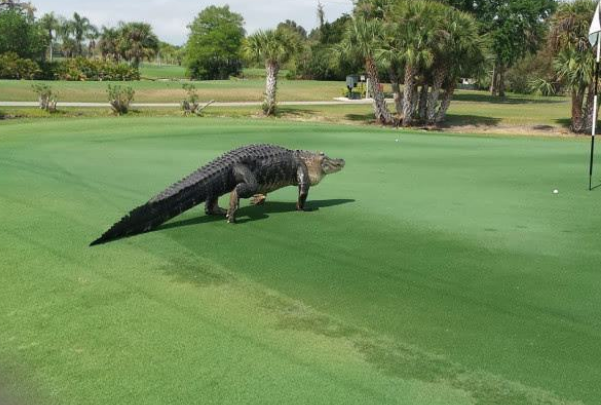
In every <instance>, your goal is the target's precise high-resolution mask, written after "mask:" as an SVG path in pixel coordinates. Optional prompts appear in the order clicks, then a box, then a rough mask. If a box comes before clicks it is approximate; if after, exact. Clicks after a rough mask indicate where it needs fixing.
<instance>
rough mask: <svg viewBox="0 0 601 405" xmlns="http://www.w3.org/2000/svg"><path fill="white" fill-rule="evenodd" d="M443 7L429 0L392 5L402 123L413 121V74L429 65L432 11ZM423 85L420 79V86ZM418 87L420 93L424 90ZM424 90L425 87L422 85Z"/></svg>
mask: <svg viewBox="0 0 601 405" xmlns="http://www.w3.org/2000/svg"><path fill="white" fill-rule="evenodd" d="M442 7H444V6H443V5H441V4H439V3H433V2H429V1H404V2H398V3H397V4H395V6H394V7H393V9H392V12H393V15H394V16H395V17H394V19H395V21H394V22H393V23H392V25H391V26H392V31H393V35H394V38H393V44H392V46H393V52H395V53H396V55H397V57H398V58H399V59H400V60H401V61H402V62H403V63H404V64H405V86H404V97H403V126H410V125H411V124H412V123H413V118H414V113H415V108H416V105H417V101H418V94H417V83H418V82H417V78H418V74H419V73H420V71H421V70H422V69H426V68H429V67H430V66H431V65H432V63H433V61H434V53H433V50H432V47H433V40H434V39H435V33H436V26H435V24H436V21H437V18H436V15H437V14H438V15H440V9H441V8H442ZM423 86H427V84H426V83H422V87H423ZM423 90H424V89H423V88H422V94H423V93H424V91H423ZM425 92H426V94H427V89H425Z"/></svg>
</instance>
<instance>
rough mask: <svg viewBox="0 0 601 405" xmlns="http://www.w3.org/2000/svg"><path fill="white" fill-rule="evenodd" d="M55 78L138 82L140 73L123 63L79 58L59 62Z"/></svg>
mask: <svg viewBox="0 0 601 405" xmlns="http://www.w3.org/2000/svg"><path fill="white" fill-rule="evenodd" d="M55 77H56V78H57V79H59V80H68V81H84V80H90V81H103V80H106V81H130V80H140V71H139V70H138V69H136V68H134V67H131V66H129V65H127V64H124V63H115V62H110V61H102V60H91V59H86V58H82V57H79V58H73V59H66V60H64V61H62V62H60V63H59V65H58V67H57V68H56V72H55Z"/></svg>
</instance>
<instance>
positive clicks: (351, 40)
mask: <svg viewBox="0 0 601 405" xmlns="http://www.w3.org/2000/svg"><path fill="white" fill-rule="evenodd" d="M386 49H387V43H386V40H385V30H384V24H383V23H382V21H381V20H379V19H371V20H367V19H365V18H364V17H361V16H358V17H354V18H353V20H352V22H351V24H350V25H349V26H348V29H347V32H346V35H345V38H344V40H343V41H342V43H341V44H340V47H339V51H340V52H342V53H345V54H347V55H356V56H357V57H359V58H361V59H362V60H363V61H364V63H365V69H366V72H367V76H368V77H369V82H370V87H371V92H372V96H373V109H374V114H375V116H376V120H377V121H378V122H380V123H381V124H383V125H396V124H397V120H396V119H395V118H394V117H393V116H392V114H391V113H390V111H389V110H388V106H387V104H386V99H385V98H384V94H383V92H382V90H381V89H380V78H379V75H378V62H380V61H381V60H382V59H383V57H384V56H385V54H386Z"/></svg>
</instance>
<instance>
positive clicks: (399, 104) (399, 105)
mask: <svg viewBox="0 0 601 405" xmlns="http://www.w3.org/2000/svg"><path fill="white" fill-rule="evenodd" d="M390 83H391V85H392V96H393V98H394V105H395V107H396V112H397V114H398V115H401V114H403V93H402V92H401V85H400V83H399V76H398V75H397V72H396V70H395V69H394V68H392V67H391V68H390Z"/></svg>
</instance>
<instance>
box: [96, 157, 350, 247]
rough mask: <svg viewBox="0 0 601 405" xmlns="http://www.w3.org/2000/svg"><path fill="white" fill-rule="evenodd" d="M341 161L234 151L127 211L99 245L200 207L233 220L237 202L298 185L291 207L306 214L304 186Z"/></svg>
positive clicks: (259, 198) (259, 201) (259, 199)
mask: <svg viewBox="0 0 601 405" xmlns="http://www.w3.org/2000/svg"><path fill="white" fill-rule="evenodd" d="M344 165H345V161H344V160H343V159H333V158H330V157H328V156H326V155H325V154H324V153H323V152H309V151H304V150H289V149H286V148H283V147H280V146H275V145H249V146H243V147H241V148H238V149H234V150H232V151H230V152H227V153H225V154H224V155H222V156H220V157H218V158H217V159H215V160H213V161H212V162H210V163H208V164H206V165H205V166H203V167H201V168H200V169H198V170H196V171H194V172H193V173H191V174H190V175H188V176H187V177H185V178H183V179H182V180H180V181H178V182H177V183H175V184H173V185H171V186H170V187H168V188H167V189H165V190H164V191H163V192H161V193H160V194H158V195H157V196H155V197H153V198H152V199H150V200H149V201H148V202H147V203H145V204H143V205H141V206H139V207H138V208H135V209H134V210H132V211H131V212H130V213H129V214H128V215H126V216H125V217H123V218H122V219H121V220H120V221H119V222H117V223H116V224H114V225H113V226H112V227H111V228H110V229H109V230H108V231H106V232H105V233H104V234H103V235H102V236H101V237H100V238H98V239H96V240H95V241H94V242H92V243H91V244H90V246H93V245H99V244H102V243H105V242H109V241H112V240H116V239H120V238H123V237H127V236H132V235H136V234H140V233H144V232H148V231H151V230H153V229H155V228H157V227H158V226H159V225H161V224H163V223H164V222H166V221H168V220H170V219H171V218H174V217H176V216H178V215H180V214H181V213H183V212H184V211H187V210H189V209H190V208H192V207H194V206H196V205H198V204H201V203H203V202H204V203H205V213H206V214H208V215H216V216H224V217H225V218H227V221H228V222H229V223H235V222H236V211H237V210H238V208H239V207H240V199H241V198H248V199H250V202H251V204H253V205H262V204H264V203H265V199H266V198H267V194H268V193H271V192H274V191H276V190H278V189H280V188H282V187H287V186H297V187H298V201H297V203H296V209H297V210H299V211H305V210H307V209H306V207H305V202H306V200H307V196H308V195H309V188H310V187H311V186H316V185H317V184H319V183H320V182H321V181H322V180H323V178H324V177H325V176H326V175H328V174H332V173H336V172H339V171H340V170H342V168H343V167H344ZM228 193H229V194H230V204H229V208H228V209H227V210H224V209H222V208H220V207H219V205H218V200H219V197H221V196H222V195H225V194H228Z"/></svg>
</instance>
